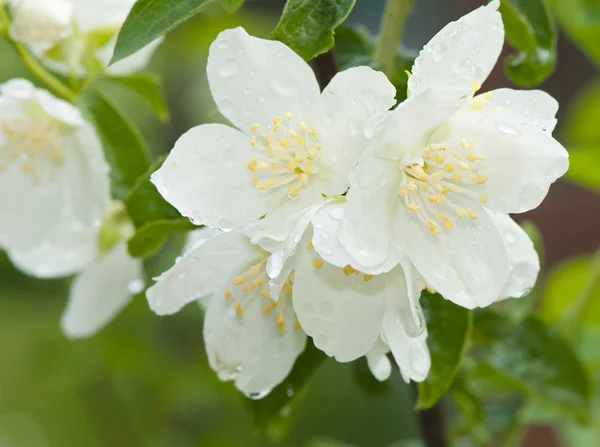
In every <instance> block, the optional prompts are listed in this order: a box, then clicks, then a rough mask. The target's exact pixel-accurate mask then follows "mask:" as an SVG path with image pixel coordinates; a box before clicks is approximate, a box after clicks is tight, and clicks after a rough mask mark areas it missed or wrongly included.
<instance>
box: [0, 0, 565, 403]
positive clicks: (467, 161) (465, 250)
mask: <svg viewBox="0 0 600 447" xmlns="http://www.w3.org/2000/svg"><path fill="white" fill-rule="evenodd" d="M101 3H102V6H101V7H100V6H99V3H98V1H97V0H13V1H12V2H11V4H12V9H13V27H12V29H11V30H10V34H11V36H12V38H13V39H15V40H17V41H20V42H22V43H23V44H25V45H27V46H28V47H30V48H31V50H32V51H33V52H34V54H36V55H37V56H38V57H39V58H40V59H41V60H42V61H43V62H44V63H45V64H47V65H48V66H49V67H52V68H53V69H55V70H60V71H62V72H65V73H70V74H75V75H85V74H86V73H88V72H89V71H90V70H92V69H94V70H95V69H97V65H98V63H100V65H101V66H103V67H104V68H103V69H104V70H108V71H109V72H111V73H113V74H114V73H123V72H131V71H134V70H137V69H139V68H141V67H143V66H144V65H145V64H146V62H147V60H148V57H149V55H150V54H151V52H152V50H153V48H154V47H155V46H156V44H157V43H156V42H155V43H153V44H151V45H150V46H149V47H147V48H145V49H144V50H142V51H141V52H140V53H138V54H136V55H133V56H131V57H130V58H128V59H126V60H124V61H121V62H119V63H118V64H116V65H114V66H113V67H111V68H109V69H106V65H107V62H108V58H109V56H110V54H111V52H112V48H113V47H114V42H115V36H116V33H117V31H118V29H119V27H120V26H121V24H122V22H123V20H124V18H125V17H126V15H127V12H128V11H129V9H130V8H131V6H132V4H133V3H134V1H133V0H110V1H109V0H104V1H103V2H101ZM498 5H499V2H498V0H494V1H492V2H491V3H490V4H488V5H487V6H484V7H481V8H479V9H477V10H475V11H473V12H472V13H470V14H468V15H467V16H465V17H463V18H462V19H460V20H459V21H457V22H454V23H451V24H449V25H448V26H446V27H445V28H444V29H443V30H442V31H440V32H439V33H438V34H437V35H436V36H435V37H434V38H433V39H432V40H431V41H430V42H429V43H428V44H427V45H426V46H425V48H424V49H423V51H422V52H421V54H420V55H419V57H418V58H417V60H416V61H415V65H414V67H413V72H412V75H411V76H410V79H409V83H408V87H409V98H408V99H407V100H406V101H404V102H403V103H401V104H399V105H398V106H396V107H395V108H394V106H395V104H396V101H395V94H396V91H395V88H394V87H393V85H392V84H391V83H390V82H389V81H388V79H387V78H386V76H385V75H384V74H382V73H380V72H377V71H375V70H373V69H371V68H369V67H366V66H363V67H355V68H351V69H349V70H346V71H343V72H341V73H339V74H337V75H336V76H335V77H334V78H333V80H332V81H331V82H330V84H329V85H328V86H327V87H326V88H325V89H324V90H323V91H322V92H321V91H320V89H319V86H318V84H317V81H316V79H315V76H314V74H313V71H312V70H311V68H310V67H309V66H308V65H307V64H306V63H305V62H304V61H303V60H302V59H301V58H300V57H299V56H298V55H297V54H295V53H294V52H293V51H292V50H291V49H290V48H288V47H287V46H285V45H284V44H282V43H280V42H276V41H270V40H263V39H258V38H254V37H251V36H249V35H248V34H247V33H246V32H245V31H244V30H243V29H241V28H236V29H232V30H226V31H224V32H222V33H221V34H219V36H218V37H217V39H216V40H215V42H214V43H213V44H212V46H211V48H210V53H209V60H208V66H207V73H208V79H209V83H210V88H211V91H212V94H213V97H214V100H215V102H216V105H217V107H218V109H219V111H220V112H221V114H222V115H223V116H224V117H225V118H227V119H228V120H229V121H230V122H231V123H232V124H233V125H234V126H235V127H230V126H226V125H221V124H204V125H200V126H198V127H195V128H193V129H191V130H190V131H188V132H187V133H186V134H185V135H183V136H182V137H181V138H180V139H179V141H178V142H177V143H176V145H175V147H174V148H173V150H172V151H171V153H170V154H169V156H168V158H167V159H166V161H165V163H164V164H163V166H162V167H161V168H160V169H159V170H158V171H156V172H155V173H154V174H153V176H152V181H153V183H154V184H155V185H156V187H157V189H158V191H159V192H160V193H161V194H162V196H163V197H164V198H165V199H166V200H167V201H168V202H170V203H171V204H172V205H173V206H174V207H176V208H177V209H178V210H179V212H180V213H181V214H182V215H183V216H186V217H188V218H190V219H191V220H192V221H193V222H194V223H197V224H199V225H204V226H206V227H207V228H204V229H201V230H198V232H194V233H193V234H192V235H191V236H190V240H189V243H188V246H187V247H186V249H185V252H184V254H183V256H182V257H181V258H180V259H179V260H178V262H177V263H176V264H175V265H174V266H173V267H172V268H171V269H169V270H168V271H166V272H165V273H163V274H162V275H161V276H160V277H159V278H157V280H156V283H155V284H154V285H153V286H152V287H151V288H150V289H148V291H147V298H148V302H149V305H150V307H151V309H152V310H153V311H154V312H156V313H157V314H159V315H167V314H173V313H175V312H178V311H179V310H180V309H181V308H182V307H183V306H185V305H186V304H188V303H190V302H192V301H200V303H201V305H202V306H203V307H204V308H205V310H206V317H205V321H204V340H205V343H206V349H207V353H208V357H209V361H210V365H211V367H212V368H213V369H214V370H215V371H216V372H217V373H218V375H219V377H220V378H221V379H222V380H234V381H235V385H236V387H237V388H238V389H239V390H241V391H242V392H244V393H246V394H247V395H249V396H252V397H261V396H264V395H265V394H267V393H268V392H269V391H270V390H272V389H273V388H274V387H275V386H276V385H278V384H279V383H281V382H282V381H283V380H284V379H285V377H286V376H287V375H288V374H289V372H290V370H291V368H292V367H293V365H294V362H295V360H296V358H297V357H298V355H299V354H300V353H301V352H302V351H303V350H304V348H305V345H306V340H307V336H310V337H311V338H312V339H313V341H314V344H315V346H316V347H317V348H319V349H321V350H322V351H323V352H325V353H326V354H327V355H329V356H331V357H335V358H336V359H337V360H338V361H340V362H349V361H352V360H355V359H357V358H360V357H362V356H365V357H366V359H367V362H368V364H369V367H370V369H371V371H372V373H373V375H374V376H375V377H376V378H377V379H378V380H385V379H386V378H387V377H389V376H390V374H391V371H392V365H391V363H390V361H389V358H388V355H387V354H388V353H389V352H390V351H391V353H392V355H393V358H394V360H395V361H396V363H397V364H398V366H399V369H400V373H401V374H402V377H403V378H404V379H405V380H406V381H409V380H414V381H422V380H424V379H425V378H426V377H427V375H428V373H429V369H430V366H431V358H430V354H429V350H428V348H427V343H426V339H427V329H426V323H425V318H424V316H423V312H422V310H421V307H420V305H419V297H420V295H421V291H422V290H423V289H425V288H427V289H429V290H430V291H431V290H434V289H435V290H437V291H439V292H440V293H441V294H442V295H443V296H444V298H446V299H448V300H451V301H453V302H454V303H456V304H458V305H460V306H464V307H466V308H474V307H482V306H487V305H489V304H491V303H493V302H495V301H498V300H501V299H504V298H508V297H519V296H522V295H524V294H525V293H526V292H527V291H528V290H529V289H530V288H531V287H532V286H533V284H534V282H535V279H536V277H537V274H538V271H539V268H540V267H539V260H538V257H537V255H536V253H535V250H534V248H533V244H532V243H531V241H530V240H529V238H528V237H527V235H526V234H525V233H524V232H523V230H522V229H521V228H520V227H519V226H518V225H517V224H516V223H515V222H513V221H512V219H511V218H510V217H509V216H508V213H520V212H524V211H527V210H530V209H532V208H535V207H536V206H538V205H539V204H540V202H541V201H542V200H543V198H544V197H545V195H546V194H547V191H548V188H549V186H550V184H551V183H553V182H554V181H555V180H556V179H557V178H558V177H560V176H561V175H563V174H564V173H565V171H566V170H567V167H568V156H567V152H566V151H565V150H564V148H563V147H562V146H561V145H560V144H559V143H558V142H556V140H554V139H553V138H552V134H551V132H552V130H553V128H554V125H555V123H556V120H555V118H554V116H555V114H556V111H557V107H558V106H557V103H556V101H554V100H553V99H552V98H551V97H550V96H548V95H547V94H545V93H543V92H541V91H515V90H510V89H501V90H496V91H492V92H487V93H483V94H481V93H478V92H479V90H480V88H481V84H482V83H483V82H484V81H485V79H486V78H487V76H488V74H489V73H490V71H491V70H492V68H493V66H494V64H495V63H496V61H497V59H498V57H499V54H500V51H501V48H502V45H503V42H504V29H503V25H502V20H501V17H500V14H499V13H498V11H497V9H498ZM90 51H92V53H93V54H94V58H95V62H94V63H93V64H90V63H89V58H88V57H84V56H85V55H88V54H89V53H90ZM0 93H1V95H0V183H1V185H0V186H3V187H1V188H0V206H3V207H4V210H5V214H4V216H3V219H2V220H1V221H0V246H1V247H2V248H3V249H5V250H6V251H7V252H8V254H9V256H10V258H11V259H12V260H13V262H14V263H15V265H16V266H18V267H19V268H20V269H22V270H23V271H25V272H27V273H30V274H32V275H34V276H39V277H56V276H64V275H70V274H73V273H78V276H77V278H76V279H75V281H74V283H73V287H72V293H71V296H70V299H69V304H68V306H67V309H66V311H65V314H64V317H63V329H64V331H65V333H66V334H67V335H69V336H72V337H76V336H87V335H91V334H92V333H94V332H95V331H97V330H98V329H99V328H101V327H102V326H103V325H105V324H106V323H107V322H108V321H109V320H110V319H111V318H112V316H114V315H115V314H116V313H117V312H118V311H119V310H120V309H121V308H123V307H124V306H125V305H126V304H127V303H128V302H129V300H130V299H131V294H132V293H136V292H138V291H140V290H141V289H142V288H143V275H142V268H141V261H140V260H134V259H131V258H130V257H129V255H128V254H127V248H126V244H125V242H124V241H125V240H126V238H127V237H128V236H129V235H130V234H131V228H130V225H129V224H128V223H127V219H126V218H125V219H124V218H123V210H122V209H120V208H118V207H115V206H114V205H113V206H111V205H110V192H109V181H108V166H107V164H106V161H105V159H104V156H103V153H102V148H101V144H100V142H99V139H98V137H97V136H96V134H95V132H94V130H93V128H92V127H91V126H90V125H89V124H88V123H86V121H85V120H84V118H83V116H82V115H81V113H80V111H79V110H78V109H77V108H76V107H75V106H73V105H71V104H68V103H66V102H63V101H61V100H59V99H57V98H54V97H52V96H51V95H50V94H49V93H47V92H45V91H42V90H39V89H36V88H35V87H34V86H33V85H31V84H30V83H29V82H27V81H24V80H13V81H10V82H8V83H5V84H3V85H1V86H0ZM105 232H109V233H110V234H111V237H110V238H108V239H110V240H111V241H113V242H112V243H111V244H109V245H110V246H109V247H105V246H103V245H102V244H99V242H98V241H99V239H102V236H103V234H104V233H105ZM115 235H116V237H113V236H115ZM114 240H116V241H117V242H114Z"/></svg>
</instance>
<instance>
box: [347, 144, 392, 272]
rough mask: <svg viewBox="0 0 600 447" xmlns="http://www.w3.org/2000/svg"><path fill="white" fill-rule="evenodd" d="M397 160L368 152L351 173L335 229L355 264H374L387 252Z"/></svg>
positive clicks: (380, 261) (390, 233)
mask: <svg viewBox="0 0 600 447" xmlns="http://www.w3.org/2000/svg"><path fill="white" fill-rule="evenodd" d="M396 166H397V163H396V162H394V161H390V160H384V159H381V158H378V157H376V156H374V155H373V154H372V153H371V154H367V156H365V157H364V158H363V159H362V161H361V163H360V164H359V166H358V168H357V170H356V172H355V173H354V175H353V177H352V185H351V187H350V191H348V194H347V196H346V199H347V202H346V207H345V211H344V219H343V220H342V226H341V228H340V231H339V233H338V238H339V240H340V242H341V243H342V245H343V246H344V247H345V248H346V250H348V252H349V253H350V256H351V257H352V258H353V259H355V260H356V262H357V264H359V265H361V266H366V267H374V266H377V265H380V264H382V263H384V262H385V260H386V258H387V257H388V256H389V255H390V246H391V244H390V240H391V237H392V231H393V229H392V219H391V216H392V215H393V212H394V210H395V209H396V208H397V206H398V188H399V185H400V177H399V175H398V173H397V170H396Z"/></svg>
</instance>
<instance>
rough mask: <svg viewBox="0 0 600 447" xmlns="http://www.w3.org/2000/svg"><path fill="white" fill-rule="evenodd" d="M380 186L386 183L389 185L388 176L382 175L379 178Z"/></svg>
mask: <svg viewBox="0 0 600 447" xmlns="http://www.w3.org/2000/svg"><path fill="white" fill-rule="evenodd" d="M377 184H378V185H379V186H380V187H383V186H385V185H387V178H386V177H381V178H380V179H379V182H378V183H377Z"/></svg>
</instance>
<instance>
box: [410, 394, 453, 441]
mask: <svg viewBox="0 0 600 447" xmlns="http://www.w3.org/2000/svg"><path fill="white" fill-rule="evenodd" d="M413 391H414V392H415V395H416V393H417V389H416V386H414V383H413ZM417 420H418V421H419V426H420V427H421V435H422V437H423V442H424V444H425V445H426V446H427V447H448V440H447V439H446V416H445V414H444V402H443V400H440V401H438V402H437V403H436V404H435V405H434V406H433V407H431V408H429V409H427V410H422V411H417Z"/></svg>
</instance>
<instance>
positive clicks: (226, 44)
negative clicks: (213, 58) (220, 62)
mask: <svg viewBox="0 0 600 447" xmlns="http://www.w3.org/2000/svg"><path fill="white" fill-rule="evenodd" d="M228 47H229V42H228V41H227V40H223V41H222V42H221V43H220V44H219V48H220V49H221V50H224V49H225V48H228Z"/></svg>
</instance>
